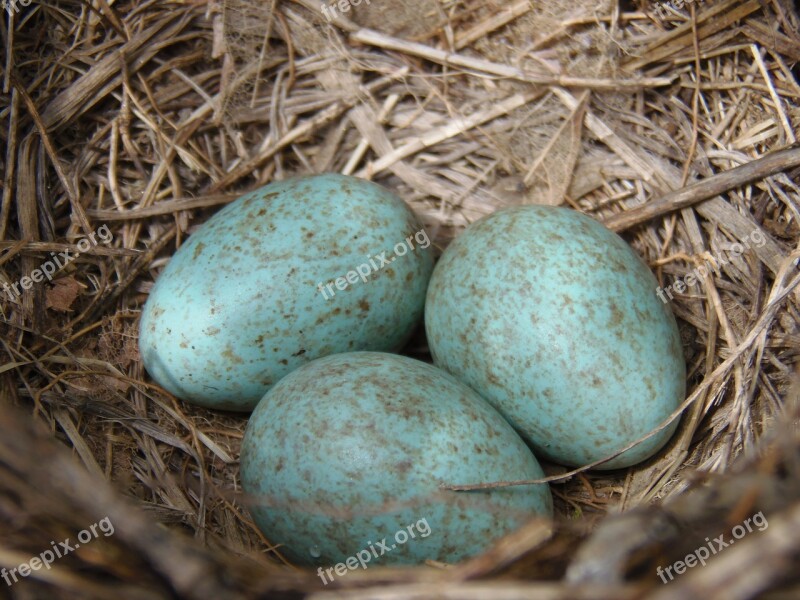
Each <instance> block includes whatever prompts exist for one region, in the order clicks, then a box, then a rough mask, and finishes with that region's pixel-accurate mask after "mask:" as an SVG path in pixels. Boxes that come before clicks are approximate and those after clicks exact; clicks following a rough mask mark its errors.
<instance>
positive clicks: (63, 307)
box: [0, 0, 800, 600]
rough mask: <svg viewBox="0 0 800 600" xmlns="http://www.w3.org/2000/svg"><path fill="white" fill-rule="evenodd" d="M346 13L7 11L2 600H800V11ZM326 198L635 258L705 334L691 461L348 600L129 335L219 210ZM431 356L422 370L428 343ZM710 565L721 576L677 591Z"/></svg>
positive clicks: (163, 7) (695, 339) (565, 490)
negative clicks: (573, 228)
mask: <svg viewBox="0 0 800 600" xmlns="http://www.w3.org/2000/svg"><path fill="white" fill-rule="evenodd" d="M324 6H325V7H326V10H325V11H323V10H322V9H321V6H320V3H319V2H318V0H294V1H289V0H282V1H279V0H269V1H265V2H261V3H258V2H255V0H229V1H226V2H223V3H220V2H208V3H205V2H163V3H145V4H143V5H142V4H140V3H136V2H117V3H108V2H105V1H104V0H98V1H97V2H92V3H85V2H78V1H77V0H59V1H57V2H55V3H40V2H36V1H35V0H34V1H33V2H23V1H22V0H17V1H16V2H9V3H6V13H5V17H4V20H3V22H2V24H0V33H2V44H3V47H4V48H5V57H4V60H3V61H2V66H1V67H0V68H1V69H2V86H3V90H2V91H3V95H2V97H1V98H0V121H1V122H2V123H3V127H2V128H0V136H2V138H3V141H4V146H3V147H4V151H3V152H1V153H0V161H2V162H1V163H0V164H2V182H3V183H2V185H3V188H2V205H0V249H2V254H1V255H0V287H2V289H3V293H2V294H1V295H0V310H1V311H2V323H0V329H2V332H3V333H2V338H1V339H0V347H1V348H2V353H3V356H4V360H3V364H2V366H0V531H2V535H0V568H3V569H6V571H2V572H1V573H6V575H4V576H3V577H4V578H5V577H6V576H7V572H8V571H10V570H12V569H14V568H17V571H15V573H14V575H15V577H16V579H15V580H5V581H3V582H0V597H4V598H5V597H12V598H111V597H113V598H117V599H119V600H123V599H124V600H127V599H139V598H142V599H144V598H147V599H148V600H150V599H154V598H176V597H179V598H197V599H205V598H209V599H211V598H214V599H216V598H234V599H235V598H255V597H275V598H287V599H288V598H306V597H308V598H313V599H315V600H333V599H334V598H348V599H360V598H381V599H387V600H388V599H404V598H409V599H410V598H413V599H420V600H421V599H427V598H454V599H455V598H458V599H476V600H483V599H491V600H499V599H502V598H552V599H557V598H565V599H566V598H615V599H625V598H642V597H652V598H658V599H661V600H663V599H671V598H676V599H677V598H681V599H683V598H695V597H696V598H725V599H729V598H752V597H756V596H759V595H764V594H767V595H764V597H774V598H779V597H780V598H784V597H791V596H792V594H795V595H796V594H797V593H798V585H800V577H799V576H798V572H797V569H796V565H797V561H798V556H799V555H800V483H799V482H800V433H798V430H797V428H796V425H795V423H796V422H797V421H796V419H798V418H800V391H798V390H800V383H798V355H799V354H800V330H798V319H799V318H800V291H799V290H800V287H798V282H800V276H799V275H798V269H797V263H798V258H799V257H800V246H799V245H798V241H799V240H800V227H799V226H798V224H799V223H800V189H798V186H797V183H796V182H797V181H798V177H797V176H798V173H799V172H800V170H799V165H800V148H798V146H797V145H796V143H795V142H796V139H797V136H798V133H799V131H800V130H799V129H798V123H800V103H799V102H798V98H800V84H799V83H798V79H800V77H799V76H800V66H798V65H800V35H798V31H799V30H800V20H799V19H798V14H797V10H796V5H793V4H792V3H791V2H789V1H788V0H766V1H763V2H759V1H756V0H741V1H740V0H716V1H715V2H706V1H703V0H697V1H696V2H692V1H691V0H689V1H686V2H684V1H683V0H680V1H674V2H662V3H659V4H655V5H650V4H646V3H644V2H642V3H633V2H631V1H630V0H628V1H621V2H620V3H619V4H617V3H615V2H610V1H604V2H600V3H597V2H588V0H578V1H575V2H572V3H559V2H555V3H539V2H536V3H531V2H527V1H525V0H523V1H519V2H516V1H515V2H510V1H508V2H500V1H499V0H489V2H486V3H482V2H478V1H477V0H411V1H409V2H405V3H396V2H388V1H387V0H372V1H371V2H368V1H367V0H364V1H363V2H360V3H357V2H346V1H344V2H337V3H335V5H334V4H333V3H326V4H325V5H324ZM323 171H337V172H342V173H348V174H353V175H357V176H359V177H363V178H368V179H372V180H375V181H377V182H380V183H382V184H384V185H386V186H388V187H390V188H392V189H394V190H395V191H396V192H397V193H398V194H400V195H401V196H402V197H403V198H404V199H405V200H406V201H407V202H408V203H409V204H410V205H411V206H412V207H413V208H414V209H415V210H416V211H417V213H418V214H419V215H420V216H421V218H422V219H423V220H424V222H425V225H426V227H427V230H428V232H429V234H430V235H431V237H432V239H433V240H434V244H435V246H436V247H437V249H438V250H439V251H441V249H443V248H444V247H446V246H447V244H448V242H449V241H450V240H451V239H452V238H453V237H454V236H455V235H457V234H458V232H459V231H460V230H462V229H463V228H464V227H465V226H466V225H467V224H468V223H470V222H472V221H474V220H476V219H478V218H480V217H481V216H483V215H486V214H489V213H491V212H492V211H494V210H496V209H497V208H499V207H503V206H508V205H513V204H525V203H545V204H566V205H569V206H571V207H573V208H574V209H576V210H580V211H582V212H584V213H587V214H589V215H591V216H593V217H594V218H596V219H598V220H600V221H601V222H604V223H605V224H606V225H607V226H609V227H610V228H612V229H614V230H616V231H618V232H620V233H621V234H622V235H623V236H624V237H625V238H626V240H627V241H628V242H629V243H630V244H631V245H632V246H633V247H634V248H635V250H636V251H637V252H638V253H639V254H640V255H641V256H642V257H643V258H644V260H646V261H647V262H648V263H649V264H650V265H651V267H652V268H653V270H654V271H655V272H656V274H657V276H658V278H659V280H660V283H661V285H662V288H664V289H665V290H666V289H669V290H670V296H671V299H669V302H670V304H671V306H672V308H673V310H674V312H675V314H676V316H677V317H678V320H679V324H680V327H681V332H682V336H683V342H684V348H685V353H686V361H687V366H688V378H689V379H688V396H687V398H686V401H685V402H684V404H683V405H682V410H683V416H682V419H681V425H680V428H679V430H678V432H677V434H676V435H675V436H674V438H673V440H672V441H671V443H670V444H669V446H668V447H667V448H665V449H664V451H662V452H661V453H660V454H659V455H658V456H657V457H655V458H654V459H652V460H650V461H648V462H647V463H645V464H642V465H638V466H636V467H634V468H629V469H625V470H623V471H614V472H593V471H591V470H586V469H576V470H573V471H568V472H567V471H565V470H564V469H559V468H558V467H556V466H548V473H549V474H550V480H551V489H552V491H553V494H554V497H555V500H556V512H557V515H556V518H555V520H554V521H552V522H549V521H548V522H543V521H541V520H538V521H533V522H531V523H530V524H529V525H528V526H526V527H524V528H523V529H521V530H520V531H518V532H516V533H514V534H512V535H511V536H508V537H506V538H504V539H503V540H501V541H500V542H499V543H498V544H497V545H496V546H495V547H493V548H492V549H491V550H490V551H489V552H487V553H486V554H484V555H482V556H480V557H476V558H475V559H473V560H470V561H468V562H466V563H462V564H458V565H441V564H435V565H434V564H432V565H423V566H419V567H415V568H403V569H399V568H398V569H388V568H378V567H373V568H369V569H367V570H363V571H358V572H356V571H354V572H351V573H349V574H348V575H347V576H346V577H340V578H337V579H336V581H335V582H334V583H331V584H330V585H327V586H324V585H323V584H322V582H321V581H320V579H319V578H318V577H317V576H316V574H315V573H314V572H312V571H309V570H303V569H300V568H297V567H295V566H293V565H289V564H287V563H286V561H284V560H283V558H282V557H281V554H280V540H266V539H264V538H263V536H262V535H261V534H260V533H259V532H258V531H257V529H256V528H255V527H254V525H253V523H252V521H251V520H250V518H249V516H248V513H247V510H246V507H245V505H244V503H243V502H242V495H241V489H240V486H239V480H238V463H237V461H238V452H239V445H240V441H241V438H242V433H243V430H244V427H245V424H246V418H245V417H243V416H240V415H231V414H225V413H219V412H213V411H209V410H204V409H200V408H196V407H193V406H190V405H188V404H185V403H183V402H180V401H178V400H176V399H175V398H173V397H171V396H170V395H169V394H167V393H165V392H164V391H163V390H162V389H160V388H158V387H157V386H156V385H154V384H153V383H152V381H151V380H150V379H149V378H148V377H147V376H146V374H145V373H144V371H143V368H142V365H141V362H140V360H139V356H138V352H137V342H136V340H137V323H138V315H139V310H140V308H141V306H142V304H143V302H144V301H145V299H146V298H147V294H148V292H149V290H150V289H151V286H152V284H153V281H154V279H155V278H156V277H157V276H158V273H159V272H160V270H161V268H162V267H163V265H164V264H165V262H166V261H167V260H168V258H169V256H170V255H171V254H172V253H173V252H174V251H175V249H176V248H177V247H179V246H180V244H181V243H182V242H183V241H184V240H185V239H186V237H187V236H188V235H189V234H190V233H191V232H192V230H193V228H195V227H197V226H198V225H200V224H201V223H203V222H204V221H205V220H206V219H207V218H208V216H209V215H211V214H213V212H214V211H215V210H217V209H218V208H219V207H220V206H221V205H223V204H225V203H227V202H230V201H231V200H232V199H234V198H235V197H237V196H238V195H239V194H241V193H242V192H244V191H246V190H250V189H253V188H255V187H257V186H260V185H262V184H264V183H267V182H270V181H274V180H280V179H283V178H286V177H289V176H292V175H296V174H303V173H316V172H323ZM103 228H104V229H103ZM91 235H94V238H92V237H91ZM87 240H89V241H87ZM90 241H91V242H92V243H89V242H90ZM762 242H763V243H762ZM52 262H57V263H58V268H55V267H53V273H52V274H50V275H52V277H49V276H48V271H47V268H45V266H44V265H45V263H52ZM48 268H49V267H48ZM37 270H38V272H39V277H38V279H39V281H35V279H36V278H35V277H33V274H34V273H35V272H36V271H37ZM689 276H693V277H692V279H690V280H689V281H687V277H689ZM686 283H689V284H690V285H685V284H686ZM670 286H671V287H670ZM17 292H18V293H17ZM408 353H409V354H412V355H414V356H417V357H421V358H425V356H426V345H425V340H424V337H423V336H422V335H421V334H420V335H419V336H417V338H415V340H414V341H413V343H412V344H411V346H410V347H409V348H408ZM759 514H760V515H761V517H760V518H756V516H757V515H759ZM767 522H768V526H765V527H761V526H760V525H759V524H764V523H767ZM745 524H748V525H747V527H748V530H747V532H745V533H743V534H742V535H741V537H737V538H736V544H735V545H733V544H731V545H730V547H727V546H726V547H724V548H723V547H717V546H713V545H710V544H713V543H714V542H713V540H714V539H715V538H716V537H717V536H719V535H721V534H725V535H726V539H730V538H731V532H733V533H734V534H735V533H736V531H737V530H736V529H735V528H736V527H739V528H743V527H744V526H745ZM92 527H93V529H92ZM112 530H113V532H112ZM738 531H740V532H742V531H744V530H743V529H739V530H738ZM84 532H86V535H81V534H83V533H84ZM90 533H91V535H89V534H90ZM77 539H81V540H82V541H83V540H84V539H85V540H87V543H84V544H81V545H80V547H75V548H70V549H67V548H65V547H63V546H60V541H61V540H67V541H68V540H72V543H74V542H75V540H77ZM89 542H90V543H89ZM701 546H704V547H706V548H708V549H709V552H710V551H711V550H715V552H714V554H713V556H711V557H710V558H708V559H707V560H705V561H704V564H703V565H693V566H692V565H690V566H687V565H684V567H685V568H684V569H681V568H680V567H678V566H677V565H678V562H677V561H684V563H685V562H687V560H688V558H687V557H688V556H689V555H694V556H699V555H700V552H699V548H700V547H701ZM57 549H60V550H59V551H60V552H61V553H63V556H61V557H60V558H57V559H56V560H53V561H52V564H48V565H47V568H44V567H43V566H42V565H39V566H40V568H38V569H35V568H34V566H35V565H34V563H33V562H32V558H33V557H40V560H44V558H45V557H46V556H47V557H49V555H46V554H45V552H47V551H52V552H53V553H55V551H56V550H57ZM22 564H28V565H29V567H30V569H27V570H28V571H29V572H28V573H27V575H26V574H25V573H24V572H22V571H20V569H19V566H20V565H22ZM681 564H683V563H681ZM668 566H672V570H671V571H670V578H669V579H670V581H668V584H667V585H665V584H664V582H663V581H662V579H664V580H667V578H666V576H664V577H662V576H661V575H659V573H660V572H659V571H657V569H659V568H662V569H663V568H666V567H668ZM661 572H663V571H661ZM9 581H10V583H9Z"/></svg>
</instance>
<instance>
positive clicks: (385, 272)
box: [139, 174, 433, 410]
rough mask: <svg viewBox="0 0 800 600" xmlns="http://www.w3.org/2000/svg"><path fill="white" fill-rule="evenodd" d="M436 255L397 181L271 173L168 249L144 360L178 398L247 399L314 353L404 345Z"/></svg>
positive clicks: (144, 320)
mask: <svg viewBox="0 0 800 600" xmlns="http://www.w3.org/2000/svg"><path fill="white" fill-rule="evenodd" d="M432 267H433V258H432V255H431V249H430V239H429V238H428V237H427V233H425V231H424V229H423V228H422V226H421V225H420V223H419V221H418V220H417V218H416V217H415V215H414V214H413V212H412V211H411V210H410V209H409V207H408V206H407V205H406V204H405V203H404V202H403V201H402V200H401V199H400V198H398V197H397V196H396V195H394V194H393V193H391V192H389V191H388V190H387V189H385V188H383V187H381V186H379V185H376V184H374V183H371V182H368V181H365V180H362V179H357V178H355V177H347V176H342V175H335V174H325V175H317V176H311V177H304V178H298V179H291V180H287V181H281V182H277V183H273V184H270V185H267V186H265V187H263V188H260V189H258V190H255V191H253V192H251V193H248V194H246V195H244V196H242V197H241V198H239V199H237V200H236V201H234V202H233V203H231V204H230V205H228V206H226V207H225V208H224V209H222V210H221V211H219V212H218V213H217V214H215V215H214V216H213V217H211V218H210V219H209V220H208V221H207V222H206V223H205V224H203V225H202V226H201V227H200V228H199V229H198V230H197V231H196V232H194V233H193V234H192V235H191V236H190V237H189V239H188V240H187V241H186V242H185V243H184V244H183V245H182V246H181V247H180V249H179V250H178V251H177V252H176V253H175V255H174V256H173V257H172V258H171V260H170V261H169V263H168V265H167V266H166V268H165V269H164V271H163V273H161V275H160V277H158V279H157V281H156V284H155V286H154V287H153V290H152V291H151V293H150V297H149V299H148V301H147V303H146V304H145V306H144V308H143V310H142V317H141V324H140V337H139V346H140V350H141V355H142V360H143V361H144V365H145V367H146V369H147V371H148V372H149V373H150V375H151V376H152V377H153V378H154V379H155V380H156V381H157V382H158V383H159V384H160V385H162V386H163V387H164V388H166V389H167V390H168V391H170V392H171V393H173V394H175V395H176V396H178V397H180V398H183V399H185V400H189V401H191V402H194V403H196V404H200V405H204V406H208V407H212V408H219V409H228V410H251V409H252V408H253V407H254V406H255V405H256V403H257V402H258V400H260V399H261V397H262V396H263V395H264V394H265V393H266V391H267V390H269V389H270V387H271V386H273V385H274V384H275V383H277V382H278V381H279V380H280V379H281V378H282V377H284V376H285V375H287V374H288V373H290V372H292V371H293V370H294V369H296V368H298V367H299V366H301V365H303V364H305V363H307V362H308V361H310V360H312V359H314V358H319V357H321V356H326V355H329V354H335V353H338V352H345V351H350V350H381V351H397V350H399V349H401V348H402V346H403V345H404V343H405V342H406V340H407V339H408V337H409V336H410V335H411V333H412V331H413V329H414V327H415V326H416V324H417V323H418V322H419V320H420V319H421V317H422V310H423V303H424V299H425V289H426V287H427V284H428V279H429V277H430V273H431V269H432ZM357 270H358V271H359V272H357ZM362 275H363V277H362Z"/></svg>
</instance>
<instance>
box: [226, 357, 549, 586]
mask: <svg viewBox="0 0 800 600" xmlns="http://www.w3.org/2000/svg"><path fill="white" fill-rule="evenodd" d="M543 476H544V474H543V473H542V470H541V468H540V467H539V464H538V463H537V461H536V459H535V458H534V456H533V454H532V453H531V451H530V450H529V449H528V447H527V446H526V445H525V443H524V442H523V441H522V439H521V438H520V437H519V436H518V435H517V434H516V433H515V432H514V430H513V429H512V428H511V426H510V425H509V424H508V423H506V421H505V420H504V419H503V417H501V416H500V414H498V413H497V411H495V410H494V409H493V408H492V407H491V406H489V404H488V403H487V402H485V401H484V400H483V399H482V398H480V397H479V396H478V395H477V394H476V393H475V392H474V391H472V390H471V389H469V388H468V387H467V386H465V385H464V384H462V383H460V382H459V381H457V380H456V379H455V378H453V377H452V376H450V375H449V374H447V373H445V372H444V371H441V370H439V369H437V368H436V367H434V366H432V365H429V364H426V363H423V362H420V361H417V360H414V359H411V358H408V357H404V356H399V355H393V354H384V353H377V352H353V353H345V354H339V355H335V356H329V357H326V358H321V359H319V360H316V361H313V362H311V363H309V364H307V365H305V366H303V367H301V368H299V369H297V370H296V371H294V372H293V373H291V374H290V375H288V376H286V377H285V378H284V379H282V380H281V381H280V382H279V383H278V384H277V385H276V386H275V387H273V388H272V390H270V392H269V393H268V394H267V395H266V396H265V397H264V399H263V400H262V401H261V402H260V403H259V405H258V406H257V407H256V409H255V411H254V412H253V414H252V416H251V418H250V420H249V422H248V425H247V430H246V432H245V436H244V440H243V441H242V448H241V478H242V487H243V489H244V491H245V493H246V499H247V502H248V504H249V507H250V512H251V513H252V515H253V518H254V520H255V523H256V525H258V527H259V528H260V529H261V531H262V532H263V533H264V535H265V536H266V537H267V539H268V540H269V541H270V543H272V544H280V551H281V552H282V553H283V554H284V555H285V556H286V557H287V558H289V559H290V560H291V561H293V562H295V563H299V564H309V565H320V566H326V565H335V564H338V563H343V564H345V563H347V561H348V559H350V558H351V557H357V558H358V557H360V558H363V559H364V560H365V561H366V562H367V563H369V564H370V565H372V564H415V563H421V562H423V561H425V560H427V559H431V560H438V561H445V562H454V561H458V560H460V559H462V558H465V557H468V556H474V555H476V554H478V553H480V552H482V551H483V550H485V549H486V548H488V547H489V546H490V545H491V544H492V543H493V542H495V541H496V540H497V539H498V538H500V537H502V536H503V535H505V534H507V533H509V532H511V531H513V530H515V529H517V528H518V527H520V526H521V525H522V524H523V523H525V522H526V521H527V520H529V519H531V518H532V517H534V516H537V515H538V516H545V517H550V516H551V515H552V499H551V496H550V491H549V489H548V487H547V484H530V485H522V486H516V487H506V488H496V489H487V490H480V491H470V492H456V491H450V490H446V489H442V486H444V485H460V484H476V483H484V482H486V483H488V482H497V481H508V480H514V481H519V480H531V479H538V478H541V477H543ZM372 548H374V549H375V552H373V551H372ZM354 560H356V559H354ZM354 560H351V561H350V563H347V564H351V565H352V564H355V563H354ZM358 565H359V566H358V567H355V568H363V566H362V565H361V563H360V562H359V563H358ZM342 569H344V567H340V570H342ZM345 570H352V568H350V567H348V569H345ZM323 573H324V570H323Z"/></svg>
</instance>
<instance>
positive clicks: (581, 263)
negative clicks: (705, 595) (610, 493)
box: [425, 206, 686, 469]
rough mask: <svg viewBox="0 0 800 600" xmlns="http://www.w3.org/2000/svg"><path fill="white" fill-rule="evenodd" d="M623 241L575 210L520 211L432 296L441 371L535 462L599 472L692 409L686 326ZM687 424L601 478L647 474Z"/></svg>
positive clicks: (487, 221)
mask: <svg viewBox="0 0 800 600" xmlns="http://www.w3.org/2000/svg"><path fill="white" fill-rule="evenodd" d="M657 287H658V284H657V282H656V279H655V277H654V276H653V274H652V273H651V272H650V269H649V268H648V267H647V265H645V264H644V262H642V260H641V259H640V258H639V257H638V256H637V255H636V253H635V252H634V251H633V250H632V249H631V248H630V247H629V246H628V245H627V244H626V243H625V241H624V240H623V239H622V238H620V237H619V236H617V235H616V234H614V233H613V232H611V231H609V230H608V229H606V228H605V227H603V226H602V225H601V224H600V223H598V222H596V221H595V220H593V219H591V218H590V217H588V216H586V215H583V214H581V213H578V212H576V211H573V210H569V209H565V208H555V207H549V206H518V207H513V208H509V209H505V210H501V211H498V212H496V213H494V214H492V215H490V216H488V217H486V218H484V219H481V220H480V221H477V222H475V223H473V224H472V225H471V226H470V227H468V228H467V229H466V231H464V233H463V234H461V235H460V236H459V237H457V238H456V239H455V241H454V242H453V243H452V244H451V245H450V246H449V247H448V248H447V250H446V251H445V252H444V253H443V255H442V257H441V260H440V261H439V263H438V264H437V266H436V268H435V269H434V273H433V276H432V277H431V282H430V285H429V288H428V296H427V301H426V308H425V328H426V332H427V335H428V343H429V345H430V349H431V353H432V354H433V358H434V363H435V364H436V365H437V366H439V367H441V368H443V369H445V370H446V371H448V372H450V373H452V374H453V375H455V376H456V377H457V378H458V379H460V380H461V381H463V382H464V383H466V384H467V385H469V386H470V387H472V389H474V390H476V391H477V392H478V393H479V394H480V395H481V396H483V397H484V398H485V399H487V400H488V401H489V402H490V403H491V404H492V405H493V406H494V407H495V408H497V409H498V410H499V411H500V412H501V413H502V414H503V415H504V416H505V417H506V419H508V421H509V422H510V423H511V424H512V425H513V426H514V427H515V428H516V429H517V431H519V432H520V433H521V434H522V436H523V438H525V439H526V441H528V442H529V443H530V444H531V445H532V447H533V448H534V451H535V452H536V455H537V456H539V457H540V458H545V457H546V458H548V459H550V460H552V461H555V462H559V463H562V464H565V465H571V466H580V465H585V464H589V463H591V462H593V461H596V460H601V459H603V458H605V457H607V456H609V455H611V454H613V453H614V452H616V451H617V450H619V449H621V448H623V447H625V446H626V445H627V444H629V443H631V442H634V441H636V440H637V439H639V438H640V437H642V436H643V435H645V434H647V433H649V432H650V431H651V430H653V429H654V428H655V427H656V426H658V425H659V424H660V423H661V422H662V421H664V420H665V419H666V417H667V416H668V415H670V414H671V413H672V412H673V411H674V410H675V409H676V408H677V407H678V405H679V404H680V403H681V402H682V400H683V398H684V393H685V378H686V374H685V363H684V358H683V351H682V348H681V341H680V337H679V334H678V328H677V325H676V322H675V317H674V316H673V314H672V312H671V311H670V309H669V307H668V306H667V305H666V304H664V303H663V302H662V301H661V300H659V298H658V297H657V295H656V289H657ZM676 424H677V423H676V422H673V423H672V424H671V425H670V426H669V427H667V428H665V429H664V430H662V431H661V432H659V433H657V434H656V435H654V436H653V437H651V438H649V439H648V440H646V441H644V442H642V443H640V444H639V445H637V446H635V447H634V448H632V449H631V450H629V451H627V452H625V453H624V454H621V455H619V456H617V457H616V458H615V459H613V460H611V461H609V462H606V463H604V464H603V465H602V466H601V467H599V468H603V469H613V468H620V467H625V466H629V465H632V464H635V463H637V462H640V461H642V460H644V459H646V458H648V457H650V456H651V455H653V454H654V453H655V452H656V451H658V450H659V449H660V448H661V447H662V446H663V445H664V444H665V443H666V442H667V440H668V439H669V438H670V436H671V435H672V433H673V431H674V429H675V427H676Z"/></svg>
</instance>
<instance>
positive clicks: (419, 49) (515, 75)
mask: <svg viewBox="0 0 800 600" xmlns="http://www.w3.org/2000/svg"><path fill="white" fill-rule="evenodd" d="M350 40H351V41H353V42H360V43H362V44H366V45H368V46H375V47H378V48H383V49H384V50H395V51H397V52H402V53H403V54H410V55H412V56H419V57H420V58H424V59H426V60H430V61H432V62H435V63H438V64H441V65H452V66H457V67H463V68H465V69H472V70H475V71H482V72H484V73H488V74H490V75H496V76H498V77H507V78H509V79H516V80H518V81H524V82H526V83H533V84H536V85H557V86H561V87H567V88H572V87H577V88H591V89H596V90H619V89H642V88H648V87H659V86H664V85H669V84H670V83H672V81H673V79H674V78H673V77H642V78H637V79H596V78H585V77H569V76H566V75H564V76H562V75H556V76H552V75H537V74H534V73H529V72H527V71H525V70H523V69H520V68H518V67H513V66H511V65H504V64H500V63H495V62H492V61H489V60H485V59H483V58H474V57H472V56H466V55H464V54H456V53H452V52H448V51H446V50H440V49H438V48H432V47H431V46H426V45H425V44H420V43H417V42H408V41H406V40H401V39H399V38H395V37H391V36H388V35H384V34H383V33H380V32H379V31H373V30H372V29H359V30H358V31H355V32H353V33H352V34H350Z"/></svg>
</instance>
